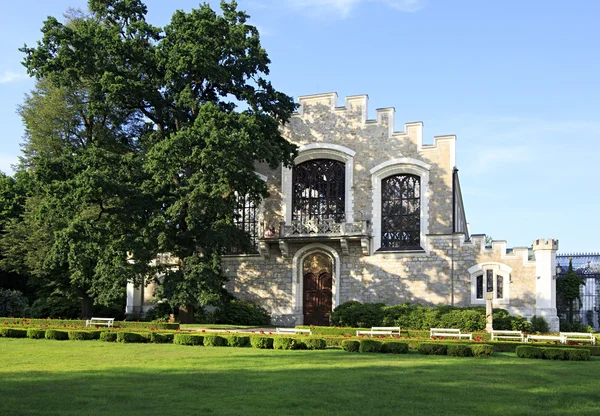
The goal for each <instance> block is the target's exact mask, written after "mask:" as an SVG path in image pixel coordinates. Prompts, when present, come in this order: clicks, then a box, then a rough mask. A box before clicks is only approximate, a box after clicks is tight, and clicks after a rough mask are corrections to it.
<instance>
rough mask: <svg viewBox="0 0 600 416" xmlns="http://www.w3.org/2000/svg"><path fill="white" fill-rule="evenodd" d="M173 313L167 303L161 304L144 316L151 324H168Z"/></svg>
mask: <svg viewBox="0 0 600 416" xmlns="http://www.w3.org/2000/svg"><path fill="white" fill-rule="evenodd" d="M172 313H173V308H172V307H171V305H169V304H168V303H167V302H159V303H157V304H155V305H154V307H153V308H152V309H150V310H149V311H148V312H146V314H145V315H144V319H145V320H147V321H150V322H157V323H168V322H169V319H170V317H171V314H172Z"/></svg>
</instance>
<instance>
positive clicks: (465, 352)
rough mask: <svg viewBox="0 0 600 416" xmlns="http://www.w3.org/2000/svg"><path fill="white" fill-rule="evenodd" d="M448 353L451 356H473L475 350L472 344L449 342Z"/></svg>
mask: <svg viewBox="0 0 600 416" xmlns="http://www.w3.org/2000/svg"><path fill="white" fill-rule="evenodd" d="M446 353H447V354H448V355H449V356H451V357H472V356H473V351H472V350H471V346H470V345H464V344H448V347H447V349H446Z"/></svg>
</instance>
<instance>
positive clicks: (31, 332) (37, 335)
mask: <svg viewBox="0 0 600 416" xmlns="http://www.w3.org/2000/svg"><path fill="white" fill-rule="evenodd" d="M45 336H46V330H45V329H36V328H29V329H28V330H27V338H31V339H42V338H45Z"/></svg>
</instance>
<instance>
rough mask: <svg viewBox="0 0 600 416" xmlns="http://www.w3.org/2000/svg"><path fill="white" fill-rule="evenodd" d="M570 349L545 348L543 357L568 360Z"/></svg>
mask: <svg viewBox="0 0 600 416" xmlns="http://www.w3.org/2000/svg"><path fill="white" fill-rule="evenodd" d="M568 351H569V350H567V349H566V348H543V349H542V358H544V359H545V360H566V357H567V353H568Z"/></svg>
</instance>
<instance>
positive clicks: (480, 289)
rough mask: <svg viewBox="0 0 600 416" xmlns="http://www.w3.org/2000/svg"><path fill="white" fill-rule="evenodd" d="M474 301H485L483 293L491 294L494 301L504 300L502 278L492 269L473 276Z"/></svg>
mask: <svg viewBox="0 0 600 416" xmlns="http://www.w3.org/2000/svg"><path fill="white" fill-rule="evenodd" d="M474 284H475V299H476V300H478V301H485V296H484V293H485V292H491V293H493V296H494V298H495V299H501V300H504V299H505V297H504V289H505V286H504V276H503V275H502V274H500V273H497V272H495V271H494V270H492V269H486V270H484V271H483V274H481V272H480V274H478V275H477V276H475V280H474Z"/></svg>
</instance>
